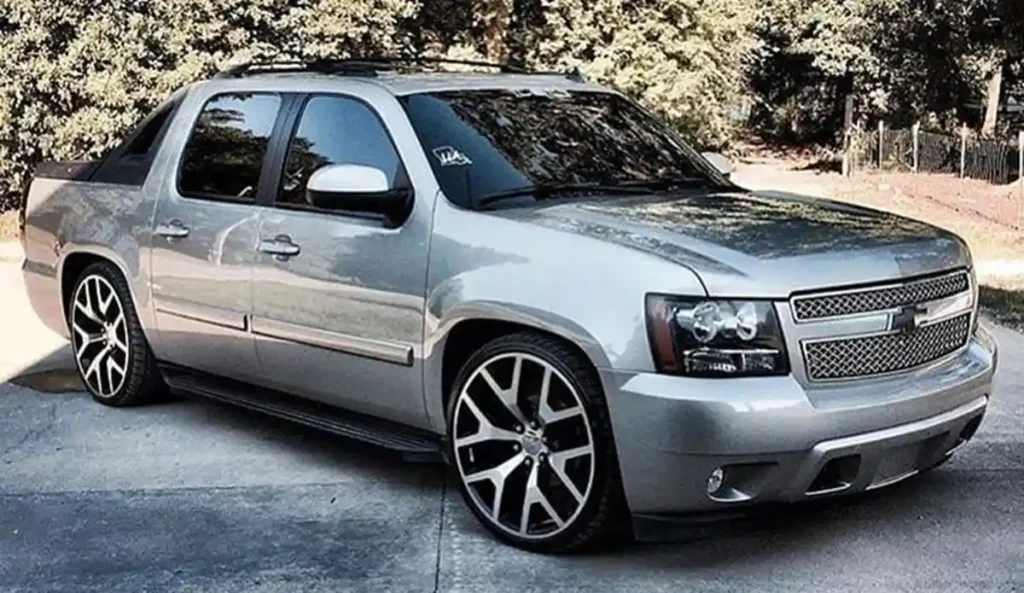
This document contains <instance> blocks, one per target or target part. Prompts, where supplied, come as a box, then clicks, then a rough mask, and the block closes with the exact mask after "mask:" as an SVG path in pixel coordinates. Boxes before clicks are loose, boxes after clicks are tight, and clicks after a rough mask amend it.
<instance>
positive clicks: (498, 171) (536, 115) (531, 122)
mask: <svg viewBox="0 0 1024 593" xmlns="http://www.w3.org/2000/svg"><path fill="white" fill-rule="evenodd" d="M401 102H402V104H403V106H404V107H405V110H406V112H407V113H408V115H409V119H410V121H411V122H412V126H413V128H414V129H415V131H416V134H417V136H418V137H419V140H420V143H421V144H422V145H423V148H424V150H425V151H426V154H427V159H428V160H429V161H430V165H431V167H432V168H433V170H434V174H435V175H436V176H437V179H438V181H439V182H440V184H441V189H442V190H443V191H444V193H445V194H446V195H447V196H448V198H449V199H450V200H452V201H453V202H455V203H456V204H458V205H460V206H464V207H474V206H477V205H480V204H481V202H487V201H488V200H487V198H488V197H489V196H491V197H493V196H500V195H503V194H515V193H516V190H519V189H521V188H531V187H538V186H545V185H554V184H559V185H565V184H569V185H573V186H576V185H579V186H584V185H594V186H598V185H600V186H602V187H610V186H614V185H620V184H621V185H624V186H626V185H629V186H633V185H637V184H642V183H644V182H652V183H653V182H666V181H668V182H676V181H679V182H686V183H689V184H694V183H697V184H700V185H708V186H718V185H719V184H720V183H722V181H721V180H719V179H712V177H711V176H710V174H709V173H708V172H707V171H706V169H705V168H704V167H701V166H699V165H697V164H696V163H697V160H698V159H699V158H700V157H699V156H698V155H697V154H696V153H695V152H694V151H693V150H692V149H691V148H689V147H688V146H685V145H683V144H682V143H681V142H680V141H679V140H677V139H676V138H675V137H674V135H673V134H672V133H671V131H670V130H669V129H668V128H667V127H666V126H665V124H663V123H662V122H661V121H659V120H657V119H655V118H654V117H652V116H650V115H648V114H647V113H645V112H644V111H643V110H641V109H640V108H638V107H637V106H636V105H634V104H633V103H632V102H630V101H629V100H627V99H625V98H623V97H621V96H619V95H616V94H612V93H602V92H568V91H536V90H522V91H520V90H464V91H445V92H433V93H420V94H414V95H408V96H405V97H402V98H401ZM559 195H563V194H555V193H549V194H545V195H544V196H543V197H544V198H547V199H550V198H554V197H557V196H559ZM540 198H541V196H540V195H537V196H535V199H540Z"/></svg>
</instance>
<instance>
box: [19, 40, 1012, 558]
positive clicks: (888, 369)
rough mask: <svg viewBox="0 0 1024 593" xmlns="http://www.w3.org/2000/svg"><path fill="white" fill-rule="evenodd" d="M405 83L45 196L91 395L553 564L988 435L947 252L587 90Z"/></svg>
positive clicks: (925, 460) (237, 91) (64, 324)
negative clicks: (746, 177) (342, 446)
mask: <svg viewBox="0 0 1024 593" xmlns="http://www.w3.org/2000/svg"><path fill="white" fill-rule="evenodd" d="M424 70H429V69H424V68H419V69H417V68H415V67H397V66H394V65H391V66H389V65H386V64H383V63H368V62H365V61H363V62H359V61H343V60H339V61H328V62H317V63H300V64H264V65H256V64H254V65H248V66H240V67H235V68H231V69H229V70H227V71H224V72H222V73H221V74H220V75H218V76H216V77H214V78H213V79H211V80H206V81H202V82H198V83H196V84H193V85H191V86H189V87H188V88H186V89H183V90H181V91H179V92H178V93H176V94H174V95H173V96H172V97H171V98H170V99H169V100H168V101H167V102H166V103H164V104H163V105H161V106H160V107H159V108H158V109H156V110H155V111H154V112H153V113H152V115H150V116H149V117H148V118H146V119H145V121H143V122H142V123H141V124H140V125H139V126H138V128H137V129H136V130H135V131H134V132H132V133H131V135H130V136H129V137H128V138H127V139H126V140H125V141H124V142H123V143H122V144H121V145H120V146H118V147H117V148H115V149H114V150H112V151H111V152H110V153H109V154H108V155H107V156H106V157H105V158H103V159H102V160H99V161H97V162H88V163H49V164H44V165H42V166H40V167H39V169H38V171H37V174H36V177H35V179H34V181H33V182H32V184H31V188H30V191H29V193H28V196H27V204H26V208H25V214H24V216H25V223H24V230H23V241H24V247H25V251H26V255H27V259H26V261H25V264H24V275H25V281H26V284H27V286H28V290H29V295H30V297H31V300H32V303H33V305H34V307H35V309H36V311H37V312H38V315H39V316H40V317H41V318H42V319H43V321H45V322H46V324H47V325H48V326H49V327H51V328H52V329H53V330H54V331H56V332H59V333H61V334H63V335H65V336H68V337H69V338H70V341H71V345H72V348H73V351H74V355H75V358H76V360H77V362H78V368H79V370H80V372H81V375H82V378H83V380H84V383H85V385H86V386H87V388H88V390H89V392H90V393H91V394H92V396H93V397H94V398H95V399H96V400H97V401H99V402H100V403H103V404H107V405H110V406H115V407H116V406H129V405H137V404H142V403H145V402H150V401H153V400H154V399H156V398H159V397H161V396H162V395H163V394H165V393H168V392H178V393H184V394H190V395H193V396H199V397H205V398H211V399H214V400H220V401H224V402H230V403H234V404H238V405H241V406H245V407H248V408H251V409H255V410H259V411H262V412H266V413H269V414H274V415H277V416H281V417H284V418H288V419H291V420H294V421H297V422H302V423H306V424H309V425H312V426H315V427H319V428H321V429H325V430H328V431H332V432H334V433H337V434H340V435H345V436H347V437H352V438H355V439H361V440H364V441H368V442H370V443H375V444H378V445H381V446H384V447H388V448H391V449H394V450H397V451H400V452H402V453H403V454H405V455H408V456H411V457H422V456H438V457H443V458H444V459H446V460H447V462H448V463H449V464H450V466H451V468H452V473H453V475H454V481H455V482H456V483H457V484H458V486H459V488H460V490H461V493H462V495H463V496H464V498H465V500H466V503H467V505H468V507H469V508H470V509H471V510H472V512H473V513H474V514H475V515H476V517H477V518H479V520H480V521H481V522H482V523H483V525H485V526H486V527H487V528H488V529H490V530H491V531H492V532H493V533H494V534H496V535H497V536H498V537H500V538H502V539H503V540H505V541H507V542H510V543H512V544H514V545H517V546H520V547H523V548H527V549H531V550H539V551H549V552H557V551H569V550H577V549H581V548H585V547H589V546H593V545H595V544H597V543H600V542H602V541H608V540H610V539H612V538H615V537H618V536H619V535H621V534H623V533H628V528H632V530H633V533H634V534H635V535H637V536H639V537H647V536H649V535H650V534H652V533H659V531H658V530H660V529H663V528H664V527H665V526H666V525H672V524H674V523H675V522H677V521H681V520H688V519H690V518H691V517H693V516H694V515H700V514H707V513H712V514H714V513H716V512H725V513H726V514H731V513H733V512H735V511H738V510H742V509H745V508H748V507H750V506H751V505H755V504H757V503H762V502H794V501H803V500H809V499H817V498H821V497H828V496H835V495H843V494H848V493H853V492H859V491H864V490H869V489H873V488H878V487H881V486H885V485H888V484H892V483H894V482H897V481H900V480H903V479H905V478H907V477H909V476H913V475H915V474H917V473H920V472H922V471H925V470H928V469H931V468H933V467H935V466H937V465H939V464H941V463H942V462H943V461H945V460H946V459H948V458H949V456H950V455H951V454H952V453H953V452H954V451H955V450H956V449H957V448H958V447H960V446H961V445H963V444H964V443H965V442H967V441H968V440H969V439H970V438H971V437H972V436H973V435H974V433H975V431H976V430H977V429H978V426H979V424H980V422H981V419H982V416H983V414H984V413H985V410H986V406H987V404H988V398H989V395H990V393H991V389H992V377H993V373H994V371H995V367H996V349H995V346H994V344H993V342H992V340H991V338H990V337H989V336H988V334H987V333H986V332H985V331H984V330H983V329H982V328H980V327H979V326H978V314H977V301H978V299H977V294H978V291H977V283H976V281H975V276H974V271H973V267H972V261H971V254H970V252H969V250H968V248H967V247H966V246H965V244H964V242H963V241H962V240H960V239H959V238H957V237H956V236H954V235H952V234H950V233H948V232H946V231H943V230H940V229H937V228H934V227H932V226H928V225H926V224H922V223H919V222H915V221H913V220H908V219H905V218H900V217H897V216H893V215H890V214H885V213H880V212H876V211H872V210H868V209H864V208H859V207H855V206H851V205H846V204H838V203H832V202H828V201H824V200H819V199H811V198H803V197H799V196H793V195H784V194H778V193H771V192H751V191H747V190H745V189H743V188H741V187H738V186H737V185H735V184H734V183H732V182H731V181H730V180H729V176H728V175H727V174H724V173H723V172H722V170H720V167H716V166H714V165H712V164H711V162H710V161H709V160H708V159H706V158H704V157H703V156H702V155H701V154H699V153H698V152H696V151H695V150H694V149H693V148H691V147H690V146H689V145H688V144H687V143H686V142H685V141H683V140H682V139H680V138H679V137H678V136H677V135H676V133H675V132H674V131H673V130H671V129H670V128H669V127H668V126H666V125H665V124H664V123H663V122H662V121H660V120H659V119H657V118H656V117H654V116H652V115H651V114H649V113H647V112H646V111H644V110H643V109H642V108H640V107H638V106H637V104H635V103H634V102H633V101H631V100H630V99H628V98H626V97H624V96H623V95H621V94H619V93H617V92H614V91H611V90H608V89H605V88H602V87H600V86H597V85H594V84H591V83H588V82H586V81H584V80H582V79H581V78H580V77H578V76H566V75H562V74H554V73H536V74H530V73H517V72H509V71H503V72H500V73H494V72H491V73H484V72H465V73H457V74H456V73H450V72H447V73H444V72H435V71H424ZM504 70H511V69H508V68H506V69H504ZM705 516H706V515H705Z"/></svg>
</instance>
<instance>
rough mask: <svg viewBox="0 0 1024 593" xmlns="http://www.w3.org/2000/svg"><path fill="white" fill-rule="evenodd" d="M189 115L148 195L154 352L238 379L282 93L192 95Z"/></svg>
mask: <svg viewBox="0 0 1024 593" xmlns="http://www.w3.org/2000/svg"><path fill="white" fill-rule="evenodd" d="M194 100H195V101H197V102H203V108H202V111H201V113H200V115H199V118H198V120H197V121H196V122H195V124H194V126H192V129H191V132H187V131H180V130H179V132H178V134H179V135H180V136H184V135H186V134H187V142H186V138H185V137H180V138H168V142H177V145H178V146H181V145H182V144H184V145H185V146H184V149H183V150H182V153H181V154H180V155H179V156H178V158H175V159H172V162H176V163H178V165H177V170H176V171H175V172H174V173H172V174H170V175H165V177H166V178H167V179H168V181H167V182H166V186H165V187H164V188H163V190H162V192H161V197H160V200H159V203H158V204H157V211H156V216H155V219H154V228H153V244H152V245H153V249H152V288H153V307H154V310H155V312H156V322H157V328H158V330H159V339H158V340H155V341H154V347H155V348H156V349H157V352H156V356H157V358H158V359H160V360H163V361H166V362H171V363H175V364H179V365H184V366H187V367H190V368H194V369H199V370H203V371H207V372H211V373H216V374H219V375H224V376H228V377H234V378H237V379H243V380H245V379H254V378H256V377H258V371H257V366H258V365H257V361H256V354H255V348H254V346H253V341H252V336H251V334H250V333H249V327H248V322H249V320H248V315H249V314H250V313H251V309H252V270H253V263H254V261H255V258H256V251H255V247H256V244H257V230H258V225H259V213H260V210H261V209H262V208H261V207H259V206H257V205H256V200H257V195H258V192H259V191H260V180H261V177H262V170H263V168H264V166H263V163H264V160H265V156H266V153H267V146H268V144H269V141H270V138H271V135H272V131H273V129H274V125H275V121H276V120H277V118H278V114H279V111H280V109H281V105H282V101H283V98H282V97H281V96H279V95H276V94H271V93H266V94H260V93H246V94H220V95H216V96H212V97H197V98H195V99H194Z"/></svg>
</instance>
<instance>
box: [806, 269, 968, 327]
mask: <svg viewBox="0 0 1024 593" xmlns="http://www.w3.org/2000/svg"><path fill="white" fill-rule="evenodd" d="M970 286H971V285H970V281H969V280H968V277H967V272H957V273H955V274H951V275H948V276H940V277H938V278H926V279H924V280H915V281H912V282H908V283H906V284H894V285H891V286H885V287H881V288H874V289H868V290H864V291H861V292H846V293H842V294H830V295H821V296H813V295H811V296H805V297H797V298H795V299H793V312H794V314H795V315H796V318H797V319H798V320H801V321H806V320H808V319H824V318H827V317H839V316H841V315H854V314H857V313H868V312H871V311H884V310H886V309H892V308H894V307H902V306H904V305H912V304H916V303H924V302H928V301H934V300H936V299H941V298H945V297H948V296H953V295H955V294H959V293H961V292H966V291H967V290H968V289H970Z"/></svg>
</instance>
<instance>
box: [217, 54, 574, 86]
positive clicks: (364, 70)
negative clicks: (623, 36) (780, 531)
mask: <svg viewBox="0 0 1024 593" xmlns="http://www.w3.org/2000/svg"><path fill="white" fill-rule="evenodd" d="M449 64H450V65H458V66H475V67H478V68H495V69H497V70H498V71H499V72H502V73H504V74H542V75H553V76H564V77H566V78H568V79H570V80H572V81H575V82H583V75H582V74H581V73H580V71H579V69H578V68H573V70H572V71H569V72H556V71H532V70H528V69H526V68H523V67H520V66H515V65H512V64H502V63H497V62H484V61H479V60H455V59H448V58H433V57H427V56H418V57H374V58H344V59H318V60H282V61H266V62H247V63H244V64H236V65H233V66H229V67H227V68H225V69H224V70H221V71H220V72H218V73H217V74H215V75H214V78H241V77H243V76H250V75H254V74H267V73H281V72H317V73H321V74H338V75H348V76H366V77H375V76H377V75H378V73H379V72H381V71H389V70H396V69H397V68H399V67H405V68H408V67H409V66H416V65H420V66H424V65H430V66H436V65H449Z"/></svg>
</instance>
